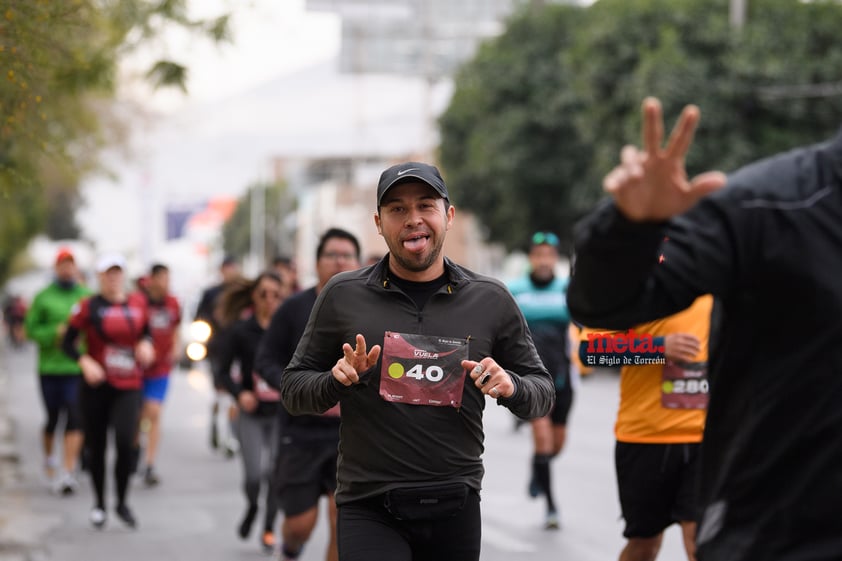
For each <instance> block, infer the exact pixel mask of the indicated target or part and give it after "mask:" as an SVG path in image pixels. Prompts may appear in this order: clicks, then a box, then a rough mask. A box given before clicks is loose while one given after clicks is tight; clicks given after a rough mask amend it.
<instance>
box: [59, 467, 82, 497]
mask: <svg viewBox="0 0 842 561" xmlns="http://www.w3.org/2000/svg"><path fill="white" fill-rule="evenodd" d="M78 488H79V482H78V481H76V478H75V477H73V474H72V473H68V472H66V471H65V472H62V474H61V476H59V477H58V478H56V481H55V492H56V493H58V494H60V495H64V496H65V497H67V496H70V495H72V494H73V493H75V492H76V489H78Z"/></svg>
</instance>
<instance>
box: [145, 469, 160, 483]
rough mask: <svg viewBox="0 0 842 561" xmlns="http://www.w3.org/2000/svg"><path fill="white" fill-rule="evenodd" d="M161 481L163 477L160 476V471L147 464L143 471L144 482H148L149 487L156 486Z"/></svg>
mask: <svg viewBox="0 0 842 561" xmlns="http://www.w3.org/2000/svg"><path fill="white" fill-rule="evenodd" d="M160 482H161V479H160V478H159V477H158V473H157V472H156V471H155V469H154V468H153V467H152V466H146V470H145V471H144V472H143V483H145V484H146V486H147V487H155V486H156V485H158V484H159V483H160Z"/></svg>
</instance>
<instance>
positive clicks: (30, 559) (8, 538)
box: [0, 338, 51, 561]
mask: <svg viewBox="0 0 842 561" xmlns="http://www.w3.org/2000/svg"><path fill="white" fill-rule="evenodd" d="M13 352H32V351H31V349H21V350H12V349H10V348H9V346H8V343H7V341H6V340H5V338H4V339H3V340H2V341H0V561H42V560H46V559H49V557H48V555H47V554H46V551H44V549H43V546H42V545H41V544H43V535H44V534H45V533H46V532H47V531H49V529H50V527H51V525H50V524H45V523H44V522H45V519H44V517H42V516H38V515H37V514H36V513H35V512H33V511H32V507H31V505H30V503H29V500H28V498H27V496H26V492H25V489H24V488H23V487H22V482H23V477H22V473H21V468H22V465H21V464H22V462H21V458H20V454H19V451H18V447H17V442H16V438H15V436H16V431H15V420H14V419H13V418H12V416H11V412H10V407H9V397H10V394H11V393H12V392H11V391H10V388H9V386H10V384H9V369H10V365H9V360H10V354H11V353H13Z"/></svg>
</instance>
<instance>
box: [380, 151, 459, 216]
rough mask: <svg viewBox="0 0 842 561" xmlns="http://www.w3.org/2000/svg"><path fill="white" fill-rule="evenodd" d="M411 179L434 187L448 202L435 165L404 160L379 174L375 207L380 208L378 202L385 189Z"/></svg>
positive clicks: (445, 187) (445, 189)
mask: <svg viewBox="0 0 842 561" xmlns="http://www.w3.org/2000/svg"><path fill="white" fill-rule="evenodd" d="M413 180H414V181H420V182H422V183H426V184H427V185H429V186H430V187H432V188H433V189H435V190H436V193H438V194H439V195H441V197H442V198H443V199H444V200H445V201H447V202H448V203H449V202H450V195H449V194H448V193H447V186H446V185H445V184H444V179H442V178H441V173H439V170H438V168H436V166H431V165H430V164H424V163H421V162H404V163H402V164H396V165H394V166H392V167H390V168H389V169H387V170H386V171H384V172H383V173H381V174H380V181H379V182H378V183H377V208H380V203H381V201H382V200H383V195H385V194H386V191H388V190H389V189H391V188H392V187H394V186H395V185H399V184H401V183H407V182H409V181H413Z"/></svg>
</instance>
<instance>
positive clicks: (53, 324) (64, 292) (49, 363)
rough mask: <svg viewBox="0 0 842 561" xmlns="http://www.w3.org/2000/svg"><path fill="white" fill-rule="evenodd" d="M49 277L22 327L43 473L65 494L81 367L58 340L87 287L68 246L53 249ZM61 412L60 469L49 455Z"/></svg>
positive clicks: (73, 453) (77, 429)
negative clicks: (40, 417) (32, 351)
mask: <svg viewBox="0 0 842 561" xmlns="http://www.w3.org/2000/svg"><path fill="white" fill-rule="evenodd" d="M54 270H55V280H53V282H52V283H50V285H49V286H47V287H46V288H44V289H43V290H42V291H41V292H39V293H38V294H37V295H36V296H35V299H34V300H33V301H32V306H30V308H29V310H28V311H27V313H26V318H25V325H26V333H27V335H28V336H29V338H30V339H32V340H33V341H35V343H36V344H37V345H38V375H39V376H38V379H39V381H40V384H41V397H42V399H43V401H44V408H45V409H46V411H47V423H46V424H45V425H44V432H43V434H42V437H41V438H42V440H41V442H42V448H43V450H44V458H45V473H46V476H47V479H48V480H49V482H50V485H51V488H52V489H53V490H54V491H57V492H60V493H61V494H62V495H71V494H73V492H74V491H75V490H76V487H77V485H78V484H77V482H76V476H75V473H76V464H77V461H78V458H79V453H80V451H81V450H82V424H81V422H82V421H81V418H80V416H79V383H80V380H81V375H82V370H81V369H80V368H79V365H78V364H76V361H74V360H73V359H72V358H70V357H69V356H67V355H66V354H64V351H63V350H62V348H61V342H62V340H63V339H64V333H65V331H67V322H68V320H69V319H70V311H71V310H72V309H73V306H74V305H75V304H76V303H77V302H79V301H80V300H81V299H82V298H84V297H85V296H88V295H89V294H90V293H91V291H90V290H88V288H86V287H85V286H83V285H82V284H80V283H79V282H78V279H79V269H78V268H77V267H76V260H75V258H74V257H73V252H72V251H71V250H70V249H67V248H63V249H60V250H59V251H58V253H57V254H56V260H55V267H54ZM62 416H63V417H64V439H63V444H64V446H63V450H62V460H61V473H56V470H57V468H58V467H59V465H58V461H57V459H56V457H55V455H54V450H55V432H56V429H57V427H58V423H59V420H60V418H61V417H62Z"/></svg>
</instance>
